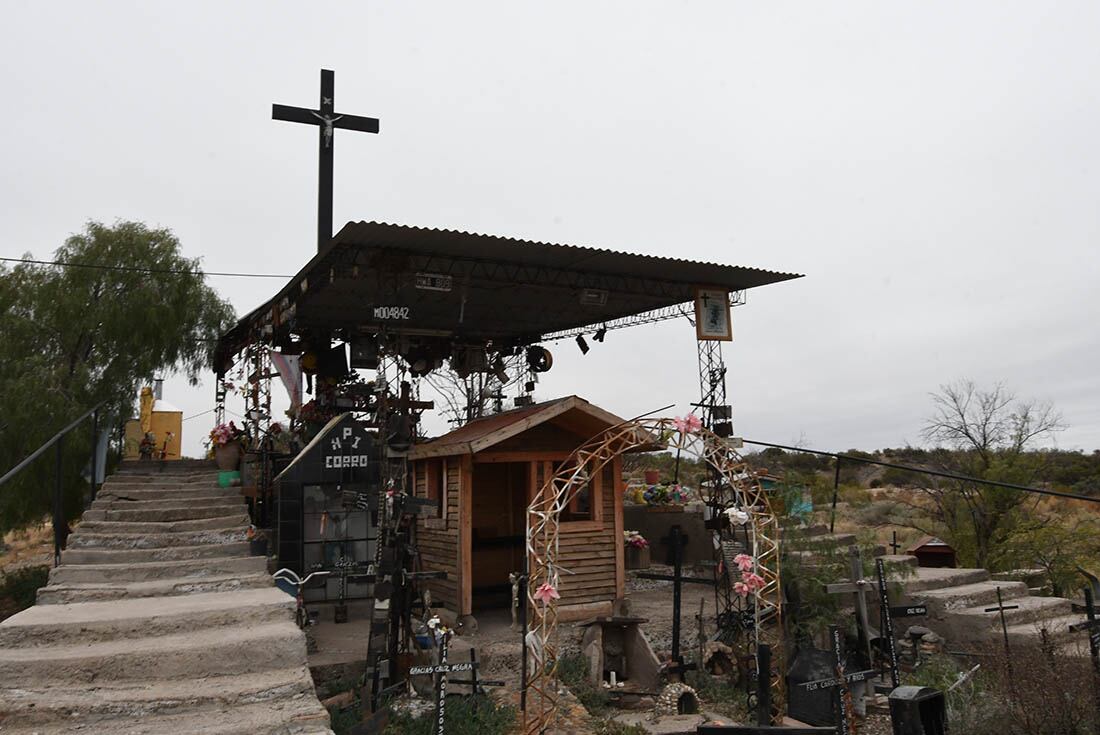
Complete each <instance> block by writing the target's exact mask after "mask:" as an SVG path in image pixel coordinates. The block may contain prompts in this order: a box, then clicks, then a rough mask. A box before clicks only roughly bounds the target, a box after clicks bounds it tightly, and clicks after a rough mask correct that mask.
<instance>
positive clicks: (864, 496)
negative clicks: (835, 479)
mask: <svg viewBox="0 0 1100 735" xmlns="http://www.w3.org/2000/svg"><path fill="white" fill-rule="evenodd" d="M840 499H841V500H843V501H844V502H845V503H848V505H850V506H852V507H853V508H862V507H863V506H865V505H869V504H870V503H871V491H870V490H868V489H867V488H864V487H860V486H859V485H841V486H840Z"/></svg>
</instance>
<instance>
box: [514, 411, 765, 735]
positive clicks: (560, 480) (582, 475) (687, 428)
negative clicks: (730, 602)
mask: <svg viewBox="0 0 1100 735" xmlns="http://www.w3.org/2000/svg"><path fill="white" fill-rule="evenodd" d="M641 448H653V449H657V448H660V449H665V450H671V449H674V450H676V451H678V452H682V453H688V454H693V455H695V456H696V457H698V458H699V459H701V460H703V461H704V462H706V463H707V464H708V465H709V466H710V467H711V468H712V469H713V470H714V471H715V477H716V480H717V482H716V483H715V486H714V487H712V488H711V497H710V499H709V502H708V505H710V506H711V508H712V512H715V513H718V514H721V515H724V516H725V517H726V519H727V520H728V523H727V524H726V528H725V529H724V530H722V531H721V532H720V533H721V537H722V538H723V539H729V538H731V537H732V534H731V532H730V530H729V528H730V527H732V526H733V525H743V526H744V528H745V530H746V531H747V532H748V535H749V539H750V541H751V543H752V548H753V552H754V555H753V556H751V557H749V556H747V555H742V556H739V557H737V558H736V559H735V560H734V561H733V563H734V565H736V566H737V568H738V570H739V571H740V572H741V581H739V582H736V583H734V581H733V577H732V572H733V571H734V570H733V569H728V570H725V571H723V570H721V568H720V566H719V567H716V574H723V573H725V572H729V573H731V574H730V576H729V577H728V584H729V587H730V590H729V593H730V594H739V595H742V596H745V597H748V596H751V597H752V598H753V623H754V625H753V633H752V638H753V640H752V643H753V644H755V645H758V644H760V643H769V644H772V650H776V651H782V650H783V649H782V647H781V646H780V645H778V644H779V642H780V641H779V638H780V636H781V635H782V632H781V631H782V628H781V625H780V615H781V599H782V593H781V588H780V582H779V524H778V522H777V520H776V517H775V514H774V513H773V512H772V510H771V505H770V503H769V501H768V498H767V496H766V494H765V493H764V490H763V488H762V487H761V486H760V483H759V482H758V481H757V479H756V476H755V474H754V473H753V472H752V470H751V469H749V467H748V466H747V465H746V463H745V461H744V460H743V459H742V458H741V456H740V455H739V454H738V453H737V452H736V451H734V449H733V448H732V447H731V446H730V442H729V441H728V440H726V439H723V438H722V437H719V436H718V435H716V434H714V433H713V432H711V431H709V430H708V429H706V428H705V427H703V425H702V423H701V422H700V420H699V419H698V418H697V417H696V416H694V415H689V416H687V417H684V418H662V419H640V420H636V421H627V422H624V423H622V424H619V425H617V426H613V427H611V428H610V429H607V430H606V431H604V432H603V433H601V434H599V435H597V436H596V437H594V438H592V439H590V440H589V441H587V442H586V443H585V444H583V445H582V446H581V447H580V448H578V449H577V450H575V451H574V452H573V454H572V455H571V456H570V457H569V458H568V459H567V460H566V461H565V462H563V463H562V464H561V465H560V469H559V470H558V471H557V473H556V474H554V475H553V476H552V477H549V478H548V479H547V480H546V482H545V483H544V484H543V486H542V488H540V490H539V492H538V494H537V495H536V496H535V498H534V500H533V501H532V502H531V505H530V506H529V507H528V509H527V555H528V559H529V565H530V573H529V576H528V582H527V596H528V604H529V609H530V610H532V612H533V613H534V618H535V624H534V626H533V627H532V629H531V632H530V633H529V634H528V636H527V648H528V654H529V655H530V657H531V659H532V661H533V663H534V665H533V666H532V667H531V671H532V674H531V676H530V678H529V680H528V682H527V691H528V695H529V696H528V698H527V707H526V710H525V711H524V715H523V717H524V732H525V733H542V732H545V731H546V729H547V728H548V727H549V726H550V724H551V723H552V722H553V719H554V717H555V716H556V713H557V699H558V696H557V695H558V686H557V653H556V650H555V644H554V634H555V631H556V628H557V617H558V616H557V608H558V605H559V601H560V602H564V603H568V592H567V593H566V595H565V597H564V598H563V597H562V594H561V592H559V588H560V581H561V575H562V574H565V575H568V574H569V573H570V571H569V570H568V569H564V568H562V567H560V566H558V564H557V563H556V560H557V557H558V534H559V530H560V521H559V518H560V515H561V513H562V511H563V510H565V509H566V508H567V507H568V505H569V503H570V502H571V501H572V499H573V497H574V496H575V495H576V494H577V493H578V492H579V491H580V489H581V488H583V487H584V486H585V485H586V484H587V482H588V480H589V478H590V477H594V476H596V475H597V474H598V473H599V472H601V471H602V470H603V467H604V465H606V464H607V463H608V462H610V461H611V460H612V459H613V458H614V457H615V456H617V455H619V454H622V453H624V452H627V451H630V450H632V449H641ZM719 582H721V580H719ZM738 585H739V586H738ZM781 669H782V666H781V664H779V663H778V662H777V665H776V666H773V668H772V671H771V672H769V675H770V678H771V684H772V691H773V693H774V694H773V698H774V701H778V700H779V696H778V695H779V693H780V691H781V689H780V688H781V686H782V677H781V675H780V674H779V672H780V671H781Z"/></svg>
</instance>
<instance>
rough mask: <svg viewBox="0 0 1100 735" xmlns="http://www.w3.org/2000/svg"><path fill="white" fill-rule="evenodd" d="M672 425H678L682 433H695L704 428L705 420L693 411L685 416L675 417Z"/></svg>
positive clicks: (677, 427)
mask: <svg viewBox="0 0 1100 735" xmlns="http://www.w3.org/2000/svg"><path fill="white" fill-rule="evenodd" d="M672 425H673V426H675V427H676V431H678V432H680V433H681V434H694V433H696V432H697V431H699V430H700V429H702V428H703V421H702V419H700V418H699V417H698V416H696V415H695V414H693V413H689V414H688V415H687V416H684V417H683V418H675V419H673V420H672Z"/></svg>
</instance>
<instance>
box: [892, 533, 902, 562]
mask: <svg viewBox="0 0 1100 735" xmlns="http://www.w3.org/2000/svg"><path fill="white" fill-rule="evenodd" d="M900 548H901V544H899V543H898V532H897V531H894V536H893V540H892V541H891V542H890V551H892V552H894V555H895V556H897V553H898V549H900Z"/></svg>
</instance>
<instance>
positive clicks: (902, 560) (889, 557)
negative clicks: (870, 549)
mask: <svg viewBox="0 0 1100 735" xmlns="http://www.w3.org/2000/svg"><path fill="white" fill-rule="evenodd" d="M878 558H880V559H882V562H883V563H884V564H885V565H886V568H887V569H891V568H894V569H901V568H911V569H916V568H917V557H915V556H910V555H909V554H879V555H878Z"/></svg>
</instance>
